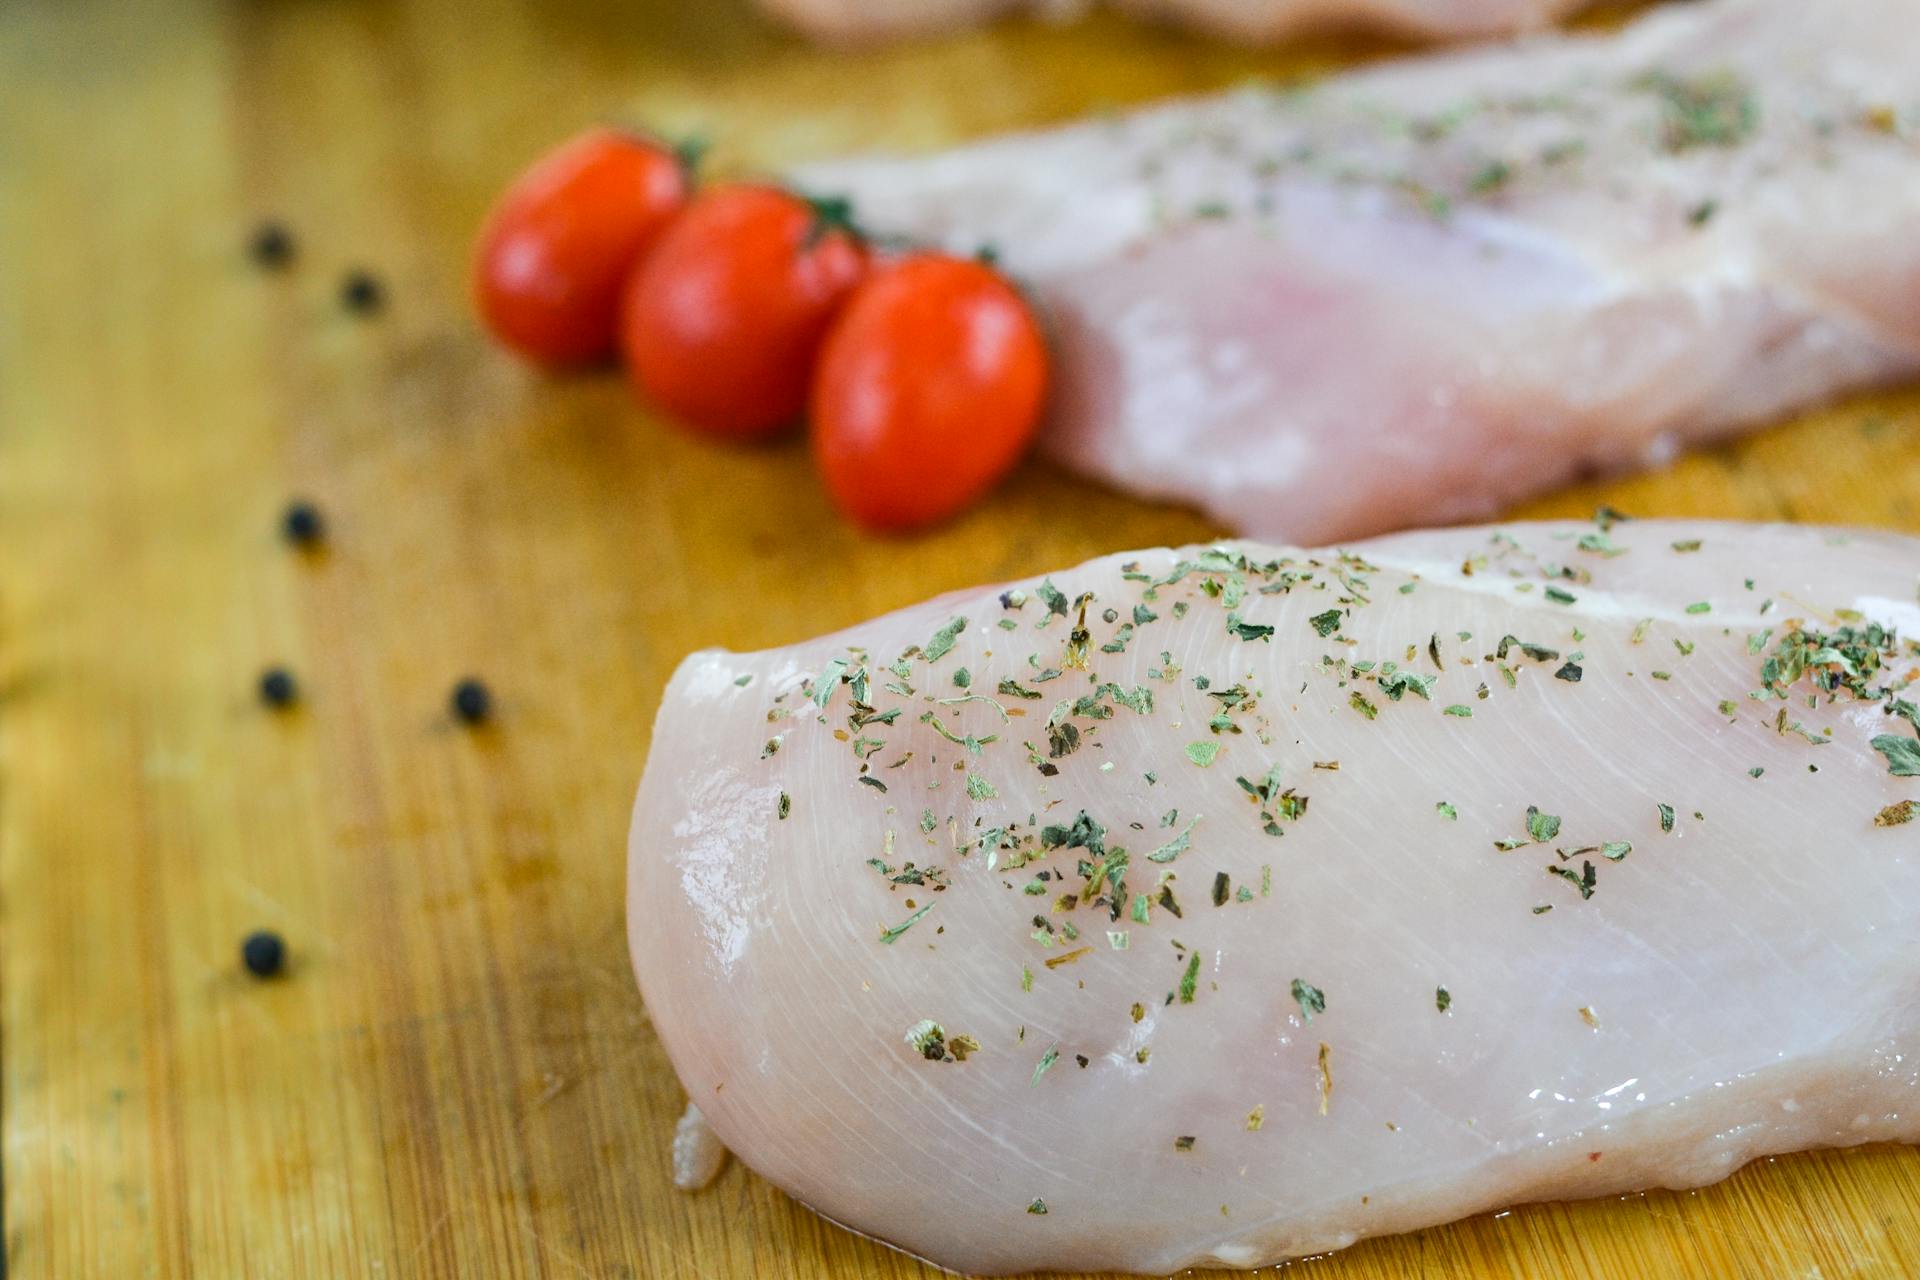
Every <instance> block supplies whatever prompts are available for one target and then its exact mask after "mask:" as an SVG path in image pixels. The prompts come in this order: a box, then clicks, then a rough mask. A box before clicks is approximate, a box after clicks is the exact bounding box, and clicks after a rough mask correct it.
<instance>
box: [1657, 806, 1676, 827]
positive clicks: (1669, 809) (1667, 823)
mask: <svg viewBox="0 0 1920 1280" xmlns="http://www.w3.org/2000/svg"><path fill="white" fill-rule="evenodd" d="M1655 808H1657V809H1659V810H1660V829H1661V830H1662V831H1667V832H1671V831H1672V830H1673V806H1672V805H1670V804H1661V805H1656V806H1655Z"/></svg>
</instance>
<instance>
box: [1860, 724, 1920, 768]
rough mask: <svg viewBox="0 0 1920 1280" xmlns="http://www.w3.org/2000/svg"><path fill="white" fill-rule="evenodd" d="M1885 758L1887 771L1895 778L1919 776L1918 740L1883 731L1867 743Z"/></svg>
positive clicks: (1919, 755)
mask: <svg viewBox="0 0 1920 1280" xmlns="http://www.w3.org/2000/svg"><path fill="white" fill-rule="evenodd" d="M1867 745H1868V746H1870V747H1872V748H1873V749H1874V750H1875V751H1878V752H1879V753H1880V754H1881V755H1883V756H1885V757H1886V758H1887V772H1888V773H1890V774H1892V775H1893V776H1894V777H1896V778H1920V741H1915V740H1914V739H1912V738H1902V737H1898V736H1896V735H1894V734H1891V733H1883V734H1881V735H1879V736H1878V737H1876V738H1874V739H1873V740H1872V741H1871V742H1869V743H1868V744H1867Z"/></svg>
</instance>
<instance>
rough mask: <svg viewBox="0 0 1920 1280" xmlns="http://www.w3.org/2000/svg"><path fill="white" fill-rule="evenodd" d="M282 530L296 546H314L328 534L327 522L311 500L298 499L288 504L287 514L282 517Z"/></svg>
mask: <svg viewBox="0 0 1920 1280" xmlns="http://www.w3.org/2000/svg"><path fill="white" fill-rule="evenodd" d="M280 531H281V532H282V533H284V534H286V537H287V541H288V542H291V543H293V544H294V545H295V546H296V547H312V546H316V545H318V544H319V542H320V540H321V539H322V538H324V537H326V536H327V522H326V521H325V520H324V519H323V518H322V517H321V515H320V509H319V508H318V507H316V506H314V505H313V504H312V503H311V502H300V501H296V502H291V503H289V504H287V511H286V514H285V515H283V516H281V517H280Z"/></svg>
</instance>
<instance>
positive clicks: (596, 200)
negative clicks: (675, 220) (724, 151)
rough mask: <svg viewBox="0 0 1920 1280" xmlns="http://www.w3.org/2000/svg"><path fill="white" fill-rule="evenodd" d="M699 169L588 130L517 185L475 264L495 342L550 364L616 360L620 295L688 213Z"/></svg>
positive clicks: (652, 146) (504, 198)
mask: <svg viewBox="0 0 1920 1280" xmlns="http://www.w3.org/2000/svg"><path fill="white" fill-rule="evenodd" d="M692 162H693V154H692V153H691V152H690V151H687V150H682V151H675V150H673V149H672V148H669V147H666V146H663V145H661V144H660V143H657V142H652V141H649V140H647V139H645V138H640V137H635V136H633V135H631V134H626V133H621V132H619V131H618V130H615V129H591V130H589V131H587V132H586V133H583V134H581V135H580V136H579V137H577V138H574V139H572V140H571V141H569V142H566V143H564V144H562V145H561V146H560V147H558V148H557V149H555V150H554V151H551V152H549V153H548V154H547V155H546V156H544V157H542V158H541V159H540V160H539V161H538V162H537V163H536V164H534V166H533V167H532V168H530V169H528V170H527V171H526V172H525V173H522V174H521V175H520V176H519V177H518V178H516V179H514V181H513V183H512V185H511V186H509V187H508V188H507V189H506V191H505V192H504V193H502V195H501V197H500V200H499V203H498V204H496V205H495V206H494V208H493V212H492V213H491V214H489V215H488V217H487V222H486V225H485V226H484V227H483V228H482V229H481V232H480V241H479V244H478V246H477V249H476V251H475V254H474V262H473V296H474V305H475V306H476V308H477V309H478V310H479V312H480V318H481V320H482V321H484V322H485V324H486V326H487V328H488V329H489V330H490V331H492V333H493V336H494V337H496V338H498V339H499V340H500V341H501V342H502V343H504V344H505V345H507V346H509V347H512V348H513V349H514V350H515V351H518V352H519V353H521V354H522V355H525V356H528V357H531V358H532V359H534V360H539V361H542V362H545V363H550V364H573V363H579V362H583V361H589V360H598V359H601V358H603V357H605V356H607V355H609V354H611V353H612V351H613V349H614V341H615V337H616V335H617V332H618V327H619V317H620V289H621V286H622V285H623V284H625V282H626V279H627V276H628V275H629V274H630V273H631V272H632V271H633V268H634V264H636V263H637V262H639V261H640V259H641V257H642V256H643V255H644V254H645V253H646V252H647V250H648V247H649V246H650V245H651V244H652V243H653V242H654V241H655V240H656V239H658V237H659V235H660V233H661V232H662V231H663V230H665V229H666V226H667V224H668V222H669V221H670V220H671V219H672V217H673V215H674V214H675V213H677V212H679V210H680V208H681V207H682V206H683V205H684V204H685V203H686V201H687V197H688V195H689V194H690V193H691V191H692V187H693V181H692V176H691V172H690V170H691V166H692Z"/></svg>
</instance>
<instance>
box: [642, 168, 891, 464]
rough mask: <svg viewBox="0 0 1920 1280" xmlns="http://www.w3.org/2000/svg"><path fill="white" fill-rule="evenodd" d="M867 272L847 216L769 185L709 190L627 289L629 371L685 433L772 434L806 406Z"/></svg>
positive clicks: (663, 240)
mask: <svg viewBox="0 0 1920 1280" xmlns="http://www.w3.org/2000/svg"><path fill="white" fill-rule="evenodd" d="M866 270H867V253H866V249H865V248H864V247H863V246H862V244H861V243H860V240H859V238H858V237H857V236H856V235H855V234H853V232H852V231H851V229H850V228H849V227H848V225H847V223H846V211H845V209H844V207H840V206H836V205H835V204H834V203H832V202H827V201H808V200H805V199H802V198H801V197H799V196H796V195H793V194H791V193H790V192H786V191H782V190H779V189H778V188H776V187H768V186H758V185H748V184H739V185H730V186H720V187H711V188H709V189H707V190H706V191H703V192H701V193H700V195H699V196H697V197H695V198H694V200H693V201H692V202H691V203H690V204H688V206H687V208H686V211H685V212H683V213H682V214H681V215H680V216H679V217H678V218H676V219H674V221H673V224H672V225H671V226H669V227H668V228H667V231H666V234H665V235H663V236H661V237H660V242H659V244H657V245H656V246H655V247H654V251H653V253H651V254H650V255H649V256H648V258H647V260H646V262H645V263H644V264H642V266H641V268H640V270H639V271H638V272H637V273H636V274H635V275H634V277H633V279H632V280H631V281H630V282H629V284H628V286H627V294H626V299H625V301H624V303H623V304H622V312H621V335H620V340H621V346H622V348H623V349H624V351H625V353H626V358H627V368H628V371H629V372H630V373H631V374H632V377H633V381H634V384H635V385H636V386H637V387H638V388H639V390H640V391H641V392H642V393H643V394H644V395H645V396H646V397H647V398H648V399H649V400H651V401H653V402H654V403H655V404H657V405H659V406H660V407H661V408H662V409H665V410H667V411H668V412H669V413H671V414H673V415H674V416H675V417H676V418H678V419H680V420H681V421H682V422H684V423H686V424H688V425H690V426H692V427H695V428H697V429H699V430H701V431H704V432H707V433H709V434H712V435H716V436H721V437H724V438H727V439H732V440H757V439H762V438H765V437H767V436H770V435H772V434H774V433H775V432H777V431H779V430H780V429H781V428H782V427H785V426H787V425H789V424H790V423H794V422H797V421H798V420H799V418H800V414H801V411H802V410H804V409H805V408H806V402H807V385H808V383H809V381H810V379H811V377H812V374H813V365H814V359H815V357H816V356H817V355H818V354H819V349H820V343H821V340H822V339H824V338H825V336H826V332H827V326H828V325H829V324H830V323H831V322H832V320H833V317H834V314H835V313H836V312H837V311H838V310H839V308H840V305H841V304H842V303H843V302H844V301H845V300H846V297H847V295H848V294H849V293H850V292H851V291H852V290H853V287H854V286H855V285H856V284H858V283H859V282H860V279H861V277H862V276H864V275H865V274H866Z"/></svg>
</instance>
